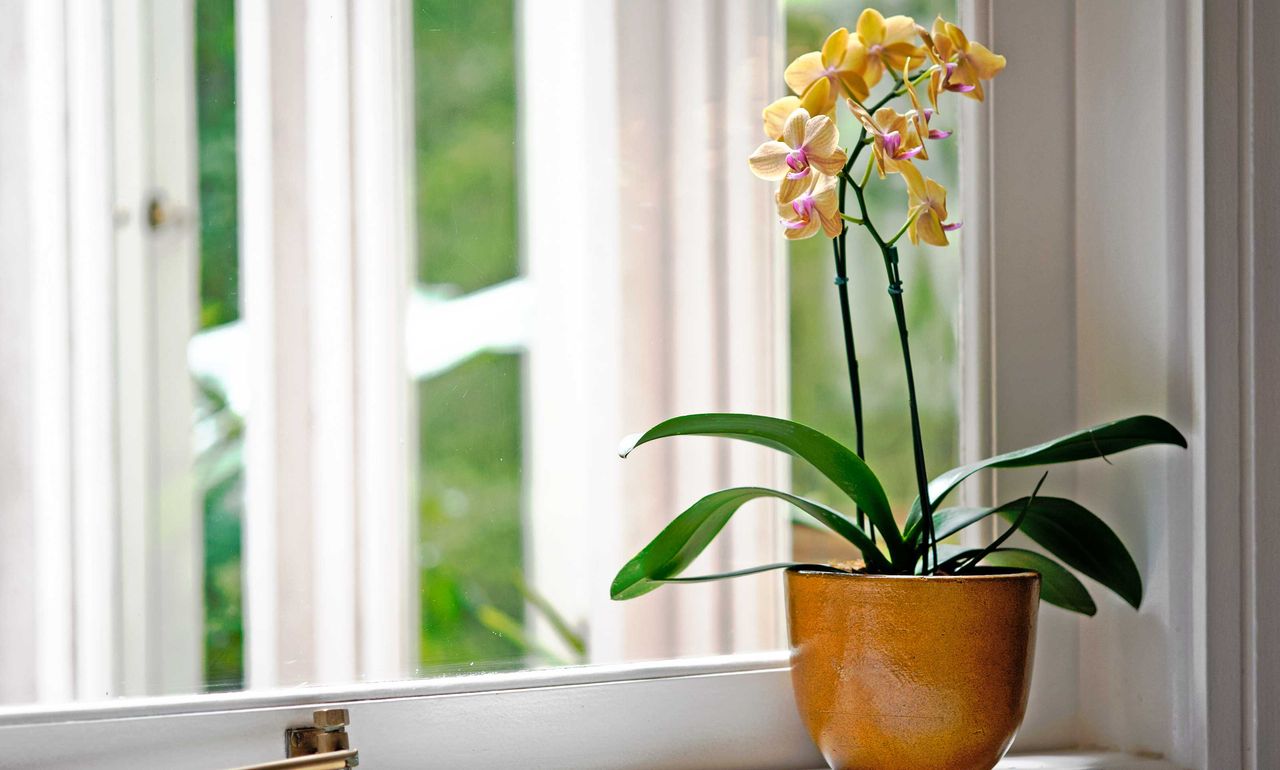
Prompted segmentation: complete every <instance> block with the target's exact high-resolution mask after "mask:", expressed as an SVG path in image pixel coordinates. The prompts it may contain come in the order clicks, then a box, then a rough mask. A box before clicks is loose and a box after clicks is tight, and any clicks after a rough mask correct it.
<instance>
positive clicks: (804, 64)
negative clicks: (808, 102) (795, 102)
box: [782, 51, 826, 95]
mask: <svg viewBox="0 0 1280 770" xmlns="http://www.w3.org/2000/svg"><path fill="white" fill-rule="evenodd" d="M825 77H826V67H825V66H823V64H822V54H821V53H820V52H818V51H810V52H809V53H807V54H804V55H802V56H800V57H799V58H797V59H796V60H795V61H793V62H791V64H789V65H787V69H786V71H785V72H784V73H783V75H782V79H783V80H785V81H786V82H787V85H788V86H789V87H790V88H791V90H792V91H795V92H796V94H797V95H801V94H804V92H805V90H806V89H808V88H809V86H811V85H813V83H814V81H816V80H820V79H822V78H825Z"/></svg>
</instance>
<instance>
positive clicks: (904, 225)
mask: <svg viewBox="0 0 1280 770" xmlns="http://www.w3.org/2000/svg"><path fill="white" fill-rule="evenodd" d="M918 216H920V214H919V213H916V214H915V215H914V216H909V217H907V221H905V222H903V223H902V227H899V228H898V232H896V233H894V234H893V237H892V238H890V239H889V245H890V246H892V245H893V244H895V243H897V242H898V239H899V238H901V237H902V235H903V233H905V232H906V231H907V228H908V227H911V223H912V222H914V221H916V217H918Z"/></svg>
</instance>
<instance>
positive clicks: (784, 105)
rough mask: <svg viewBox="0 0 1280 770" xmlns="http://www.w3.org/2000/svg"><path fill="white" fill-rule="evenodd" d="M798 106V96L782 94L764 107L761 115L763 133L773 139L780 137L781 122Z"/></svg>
mask: <svg viewBox="0 0 1280 770" xmlns="http://www.w3.org/2000/svg"><path fill="white" fill-rule="evenodd" d="M799 108H800V97H798V96H784V97H782V98H781V99H778V100H777V101H775V102H773V103H772V104H770V105H769V106H768V107H765V108H764V112H763V113H761V117H762V118H763V119H764V135H765V136H766V137H767V138H769V139H773V140H775V141H776V140H778V139H781V138H782V124H783V123H785V122H786V121H787V117H788V116H789V115H790V114H791V113H793V112H795V111H796V110H797V109H799Z"/></svg>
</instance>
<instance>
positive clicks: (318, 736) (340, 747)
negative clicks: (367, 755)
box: [235, 709, 360, 770]
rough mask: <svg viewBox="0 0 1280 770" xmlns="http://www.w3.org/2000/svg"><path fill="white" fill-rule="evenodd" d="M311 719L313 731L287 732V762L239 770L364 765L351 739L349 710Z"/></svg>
mask: <svg viewBox="0 0 1280 770" xmlns="http://www.w3.org/2000/svg"><path fill="white" fill-rule="evenodd" d="M311 718H312V723H313V724H312V726H311V727H290V728H289V729H288V730H285V731H284V737H285V756H286V757H287V759H278V760H276V761H274V762H263V763H262V764H259V765H246V766H244V767H237V768H235V770H287V769H288V768H306V770H344V768H348V767H355V766H356V765H358V764H360V754H359V752H357V751H356V750H355V749H353V748H351V737H350V736H349V735H347V729H346V728H347V725H348V724H350V723H351V718H350V715H349V714H348V713H347V710H346V709H321V710H320V711H317V712H315V713H314V714H312V715H311Z"/></svg>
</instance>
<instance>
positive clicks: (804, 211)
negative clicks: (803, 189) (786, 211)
mask: <svg viewBox="0 0 1280 770" xmlns="http://www.w3.org/2000/svg"><path fill="white" fill-rule="evenodd" d="M791 208H792V210H793V211H795V212H796V216H798V217H800V218H801V219H808V218H810V217H811V216H813V196H812V195H802V196H800V197H799V198H796V199H795V200H793V201H791Z"/></svg>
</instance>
